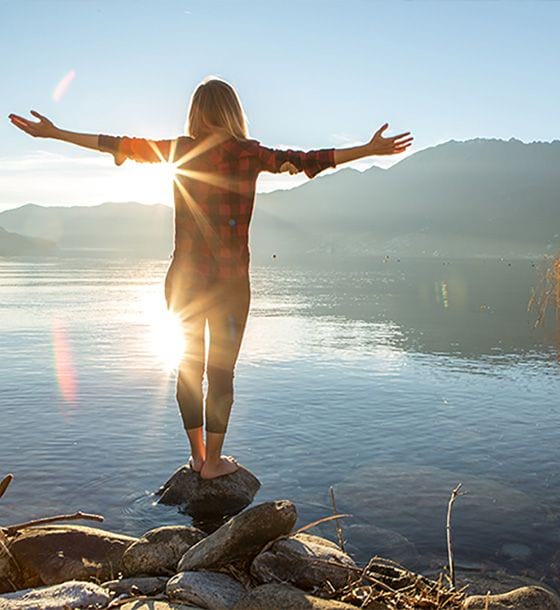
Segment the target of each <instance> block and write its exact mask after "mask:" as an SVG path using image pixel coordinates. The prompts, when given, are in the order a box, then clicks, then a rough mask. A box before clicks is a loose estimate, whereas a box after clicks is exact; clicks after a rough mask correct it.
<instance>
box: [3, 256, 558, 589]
mask: <svg viewBox="0 0 560 610" xmlns="http://www.w3.org/2000/svg"><path fill="white" fill-rule="evenodd" d="M166 265H167V261H146V260H144V261H136V260H125V259H122V260H103V259H94V258H89V259H86V258H75V259H70V258H69V259H52V260H49V261H47V262H31V261H25V260H23V259H21V260H15V259H12V260H4V261H3V262H1V263H0V282H1V286H2V299H1V301H0V345H1V349H2V368H1V369H0V382H1V383H0V408H1V414H2V418H1V420H0V433H1V444H0V463H1V465H2V466H1V471H2V472H9V471H11V472H14V473H15V475H16V479H15V481H14V483H13V484H12V486H11V487H10V490H9V493H8V494H7V495H6V496H4V498H2V502H1V503H0V523H7V522H16V521H18V522H19V521H22V520H24V519H27V518H32V517H36V516H39V515H46V514H51V513H57V512H61V511H63V512H67V511H68V512H69V511H71V510H78V509H81V510H86V511H91V512H100V513H102V514H104V515H105V516H106V522H105V525H104V527H107V528H111V529H116V530H121V531H124V532H126V533H130V534H140V533H142V532H144V531H145V530H147V529H148V528H151V527H154V526H156V525H161V524H171V523H183V522H185V519H186V517H184V516H182V515H180V514H178V513H176V512H175V510H174V509H172V508H168V507H161V506H157V505H155V504H154V498H153V496H152V495H151V493H152V491H154V490H155V489H157V488H158V487H159V485H160V484H161V483H162V482H163V481H164V480H165V479H166V478H167V477H168V476H169V474H170V473H171V472H172V471H173V470H174V469H175V468H176V467H177V466H178V465H179V464H180V463H183V462H184V461H186V458H187V444H186V439H185V437H184V432H183V431H182V429H181V424H180V418H179V414H178V411H177V408H176V406H175V402H174V400H175V399H174V374H173V373H172V372H170V370H169V366H168V364H169V363H168V362H166V358H165V356H166V352H165V350H163V352H162V345H164V344H166V343H167V339H166V338H165V337H166V336H169V335H168V334H167V335H166V334H165V333H169V328H168V327H166V326H165V324H164V321H163V319H161V313H162V312H161V303H162V302H161V301H159V304H158V299H160V297H161V290H162V280H163V276H164V273H165V269H166ZM535 282H536V267H535V266H534V265H533V263H531V261H509V262H508V261H484V260H480V261H441V260H432V261H420V260H404V259H403V260H401V261H397V260H392V259H379V260H378V261H370V262H368V263H364V264H360V265H358V264H357V263H355V262H354V263H346V264H342V263H341V264H339V265H337V266H336V268H330V269H321V268H306V269H303V268H299V269H291V268H288V267H282V266H281V263H278V262H277V261H275V264H274V265H271V266H269V267H254V268H253V270H252V288H253V290H252V293H253V300H252V307H251V316H250V319H249V322H248V325H247V332H246V336H245V338H244V343H243V346H242V351H241V356H240V360H239V363H238V366H237V369H236V401H235V405H234V409H233V414H232V421H231V426H230V432H229V434H228V439H227V441H226V445H227V447H226V450H227V452H230V453H234V454H236V455H237V456H238V458H239V459H240V460H241V461H242V462H244V463H245V464H246V465H247V466H248V467H249V468H251V469H253V470H254V471H255V472H256V474H257V475H258V476H259V478H260V479H261V481H262V483H263V487H262V489H261V491H260V492H259V495H258V497H257V500H259V501H264V500H267V499H274V498H281V497H288V498H291V499H293V500H294V501H295V502H296V504H297V506H298V509H299V524H300V525H303V524H304V523H307V522H309V521H312V520H314V519H317V518H319V517H322V516H325V515H327V514H330V512H331V507H330V500H329V496H328V488H329V486H330V485H334V488H335V491H336V494H337V504H338V507H339V509H340V510H341V511H342V512H349V513H351V514H352V515H353V516H352V517H351V518H349V519H346V527H345V533H346V536H347V538H348V541H349V547H350V548H351V550H353V552H354V553H355V554H356V555H357V557H358V558H359V559H360V560H362V561H363V560H365V559H367V558H368V557H369V556H370V555H372V554H376V553H377V554H386V555H389V556H391V557H393V558H394V559H397V560H401V561H403V562H405V563H407V564H409V565H411V566H415V567H418V568H423V567H431V566H434V565H441V564H443V563H444V562H445V530H444V521H445V510H446V505H447V500H448V498H449V494H450V492H451V489H452V488H453V487H454V486H455V485H456V484H457V483H458V482H462V483H463V487H464V489H465V490H466V491H467V495H466V496H464V497H461V498H460V499H459V500H458V501H457V504H456V508H455V512H454V531H455V547H456V548H455V553H456V560H457V562H458V564H460V565H462V566H482V565H484V566H502V567H505V568H506V569H508V570H510V571H512V572H514V573H515V572H517V573H528V574H532V575H536V576H540V575H541V574H543V573H545V574H546V576H547V579H548V580H549V582H551V583H555V582H556V580H555V579H556V578H558V577H559V576H560V575H559V574H558V572H557V570H558V567H557V566H558V561H559V559H560V558H559V557H558V556H556V557H555V553H556V552H557V549H558V548H559V545H558V543H559V542H560V541H559V537H560V535H559V534H558V531H560V530H559V528H558V525H559V518H560V491H559V490H560V474H559V468H558V455H557V454H558V451H557V445H558V440H557V429H558V426H559V424H560V405H559V402H558V396H559V390H560V382H559V375H558V372H559V370H558V366H559V364H558V362H557V359H556V358H557V354H556V348H555V344H554V340H555V328H554V325H553V324H552V322H553V321H551V320H549V321H548V323H547V324H545V325H544V327H543V328H538V329H534V319H533V318H532V317H531V313H528V311H527V304H528V301H529V298H530V295H531V289H532V288H533V287H534V285H535ZM158 295H159V296H158ZM162 333H163V334H162ZM171 335H172V336H173V331H171ZM318 532H319V533H322V534H323V535H327V536H329V537H334V527H333V526H332V524H324V525H322V526H320V527H319V528H318ZM555 570H556V572H555Z"/></svg>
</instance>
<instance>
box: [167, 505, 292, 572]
mask: <svg viewBox="0 0 560 610" xmlns="http://www.w3.org/2000/svg"><path fill="white" fill-rule="evenodd" d="M296 519H297V513H296V507H295V506H294V504H293V503H292V502H290V501H289V500H276V501H275V502H264V503H263V504H258V505H257V506H254V507H253V508H249V509H247V510H244V511H243V512H242V513H240V514H238V515H236V516H235V517H232V518H231V519H229V521H227V522H226V523H224V525H222V526H221V527H220V528H219V529H217V530H216V531H215V532H213V533H212V534H210V535H209V536H207V537H206V538H203V539H202V540H201V541H200V542H197V543H196V544H195V545H194V546H192V547H191V548H190V549H189V550H188V551H187V552H186V553H185V554H184V555H183V557H182V559H181V561H180V562H179V567H178V569H179V571H181V572H185V571H190V570H203V569H214V568H219V567H222V566H225V565H228V564H229V563H232V562H233V561H236V560H241V559H251V558H252V557H254V556H255V555H257V554H258V553H259V552H260V551H261V550H262V548H263V547H264V546H265V545H266V544H267V543H268V542H270V541H272V540H274V539H275V538H277V537H278V536H284V535H286V534H289V533H290V532H291V530H292V528H293V526H294V524H295V522H296Z"/></svg>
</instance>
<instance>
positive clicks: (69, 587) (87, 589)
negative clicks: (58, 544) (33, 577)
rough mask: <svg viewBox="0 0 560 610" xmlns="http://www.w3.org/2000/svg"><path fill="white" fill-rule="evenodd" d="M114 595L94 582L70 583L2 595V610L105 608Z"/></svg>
mask: <svg viewBox="0 0 560 610" xmlns="http://www.w3.org/2000/svg"><path fill="white" fill-rule="evenodd" d="M111 599H112V595H111V594H110V593H109V591H107V590H106V589H104V588H103V587H100V586H99V585H96V584H94V583H92V582H78V581H75V580H74V581H69V582H65V583H62V584H58V585H53V586H50V587H39V588H37V589H25V590H23V591H16V592H15V593H7V594H5V595H0V610H60V609H61V608H72V609H77V608H99V607H105V606H106V605H107V604H108V603H109V602H110V601H111Z"/></svg>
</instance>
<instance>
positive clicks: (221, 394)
mask: <svg viewBox="0 0 560 610" xmlns="http://www.w3.org/2000/svg"><path fill="white" fill-rule="evenodd" d="M220 294H221V298H219V299H217V301H216V304H215V306H214V307H212V308H211V309H210V311H209V312H208V325H209V329H210V348H209V350H208V368H207V375H208V396H207V397H206V461H205V462H204V466H203V467H202V470H201V472H200V474H201V476H202V477H203V478H205V479H212V478H215V477H218V476H222V475H225V474H231V473H232V472H235V471H236V470H237V468H238V465H237V463H236V462H235V460H234V459H233V458H231V457H228V456H222V455H221V451H222V446H223V443H224V437H225V433H226V429H227V425H228V422H229V416H230V412H231V407H232V404H233V377H234V370H235V364H236V362H237V357H238V355H239V350H240V347H241V341H242V339H243V333H244V331H245V326H246V322H247V316H248V313H249V306H250V300H251V291H250V284H249V280H248V279H243V280H235V281H233V280H231V281H228V282H227V283H226V282H224V285H223V287H221V290H220Z"/></svg>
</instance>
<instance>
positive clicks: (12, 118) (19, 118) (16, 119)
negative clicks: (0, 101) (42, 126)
mask: <svg viewBox="0 0 560 610" xmlns="http://www.w3.org/2000/svg"><path fill="white" fill-rule="evenodd" d="M8 118H9V119H10V121H12V123H16V124H21V125H27V126H30V121H28V120H27V119H24V118H23V117H22V116H19V115H17V114H10V116H9V117H8Z"/></svg>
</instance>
